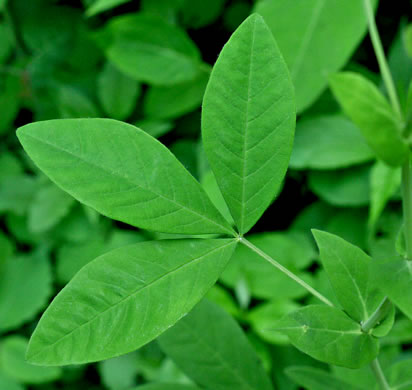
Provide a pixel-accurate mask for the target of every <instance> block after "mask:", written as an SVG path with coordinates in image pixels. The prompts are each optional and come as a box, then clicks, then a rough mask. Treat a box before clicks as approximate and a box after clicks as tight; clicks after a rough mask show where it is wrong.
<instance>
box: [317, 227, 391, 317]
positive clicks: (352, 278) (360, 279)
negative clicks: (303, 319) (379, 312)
mask: <svg viewBox="0 0 412 390" xmlns="http://www.w3.org/2000/svg"><path fill="white" fill-rule="evenodd" d="M313 235H314V237H315V239H316V242H317V244H318V247H319V250H320V259H321V261H322V264H323V267H324V268H325V270H326V272H327V274H328V278H329V280H330V283H331V285H332V287H333V289H334V292H335V295H336V298H337V299H338V301H339V303H340V304H341V305H342V308H343V309H344V310H345V312H346V313H347V314H349V316H351V317H352V318H353V319H354V320H356V321H357V322H362V321H365V320H367V319H368V318H369V317H370V316H371V315H372V313H373V312H374V311H375V310H376V308H377V307H378V306H379V304H380V302H381V301H382V299H383V298H384V296H383V294H380V293H378V292H377V291H376V289H371V288H370V272H369V268H370V264H371V258H370V257H369V256H368V255H367V254H366V253H365V252H363V251H362V250H361V249H359V248H358V247H356V246H354V245H352V244H350V243H349V242H347V241H345V240H343V239H342V238H340V237H338V236H335V235H333V234H330V233H327V232H322V231H320V230H313Z"/></svg>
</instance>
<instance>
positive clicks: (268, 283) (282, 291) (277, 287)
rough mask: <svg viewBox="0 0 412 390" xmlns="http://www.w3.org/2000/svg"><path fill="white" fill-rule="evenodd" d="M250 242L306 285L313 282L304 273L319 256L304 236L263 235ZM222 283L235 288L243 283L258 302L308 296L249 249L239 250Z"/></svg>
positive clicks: (273, 233) (256, 236) (287, 234)
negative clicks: (301, 279) (260, 300)
mask: <svg viewBox="0 0 412 390" xmlns="http://www.w3.org/2000/svg"><path fill="white" fill-rule="evenodd" d="M248 240H249V241H250V242H251V243H252V244H253V245H256V246H257V247H258V248H260V249H261V250H263V251H264V252H266V253H267V254H268V255H269V256H271V257H273V258H274V259H275V260H276V261H278V262H279V263H280V264H282V265H283V266H284V267H286V268H288V269H289V270H290V271H292V272H294V273H295V274H297V275H298V276H299V277H301V278H303V279H304V280H305V281H306V282H308V283H310V282H311V281H312V280H311V275H310V274H309V273H307V272H304V271H302V270H303V269H305V268H306V267H307V266H309V265H310V264H311V263H312V261H313V260H314V258H315V257H316V252H315V251H314V248H313V246H312V243H311V242H310V241H308V239H307V238H306V236H304V235H303V234H300V233H296V234H295V233H287V232H286V233H285V232H283V233H282V232H272V233H260V234H255V235H252V236H250V237H248ZM221 280H222V282H223V283H224V284H226V285H228V286H230V287H232V288H235V287H236V286H237V285H238V284H239V282H241V281H243V283H246V286H247V287H248V289H249V290H250V293H251V294H252V295H253V296H254V297H256V298H263V299H282V298H300V297H302V296H305V295H306V294H307V291H306V290H305V289H304V288H303V287H301V286H298V285H296V282H294V281H293V280H291V279H290V278H289V277H287V276H285V275H284V274H283V273H282V272H280V271H278V270H277V269H275V268H274V267H273V266H272V265H271V264H269V263H268V262H267V261H265V260H263V259H262V258H261V257H260V256H259V255H257V254H256V253H255V252H252V251H251V250H250V249H249V248H247V247H246V246H245V245H239V246H238V247H237V248H236V251H235V253H234V255H233V257H232V260H231V261H230V262H229V264H228V267H227V268H226V269H225V271H224V272H223V274H222V276H221Z"/></svg>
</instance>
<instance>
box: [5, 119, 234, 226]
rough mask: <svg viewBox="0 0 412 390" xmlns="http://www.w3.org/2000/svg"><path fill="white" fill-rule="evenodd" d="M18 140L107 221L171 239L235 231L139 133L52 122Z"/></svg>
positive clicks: (165, 153)
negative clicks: (172, 236)
mask: <svg viewBox="0 0 412 390" xmlns="http://www.w3.org/2000/svg"><path fill="white" fill-rule="evenodd" d="M18 137H19V140H20V142H21V143H22V144H23V147H24V148H25V150H26V152H27V153H28V154H29V156H30V157H31V158H32V159H33V160H34V162H35V163H36V164H37V165H38V166H39V168H40V169H42V170H43V171H44V172H45V173H46V174H47V175H48V176H49V177H50V178H51V179H52V180H53V181H54V182H55V183H57V184H58V185H59V186H60V187H61V188H63V189H64V190H65V191H67V192H68V193H69V194H71V195H72V196H73V197H75V198H76V199H78V200H79V201H80V202H82V203H84V204H86V205H88V206H91V207H93V208H94V209H96V210H97V211H99V212H100V213H102V214H104V215H106V216H108V217H110V218H113V219H117V220H119V221H122V222H126V223H129V224H131V225H134V226H138V227H141V228H144V229H150V230H157V231H162V232H168V233H182V234H196V233H198V234H202V233H227V234H231V232H232V229H231V228H230V226H229V224H228V223H227V222H226V221H225V220H224V219H223V217H222V216H221V215H220V214H219V213H218V211H217V210H216V209H215V208H214V206H213V205H212V203H211V202H210V200H209V199H208V197H207V196H206V194H205V193H204V191H203V189H202V188H201V186H200V184H199V183H198V182H197V181H196V180H195V179H194V178H193V177H192V176H191V175H190V174H189V173H188V172H187V171H186V170H185V169H184V167H183V166H182V165H181V164H180V163H179V162H178V161H177V160H176V158H175V157H174V156H173V155H172V154H171V153H170V152H169V150H168V149H167V148H166V147H164V146H163V145H162V144H161V143H160V142H158V141H156V140H155V139H154V138H152V137H151V136H149V135H148V134H147V133H145V132H144V131H142V130H140V129H138V128H136V127H134V126H131V125H128V124H125V123H122V122H117V121H114V120H110V119H77V120H58V121H55V120H52V121H45V122H38V123H32V124H30V125H26V126H24V127H22V128H20V129H19V130H18ZM0 203H1V202H0Z"/></svg>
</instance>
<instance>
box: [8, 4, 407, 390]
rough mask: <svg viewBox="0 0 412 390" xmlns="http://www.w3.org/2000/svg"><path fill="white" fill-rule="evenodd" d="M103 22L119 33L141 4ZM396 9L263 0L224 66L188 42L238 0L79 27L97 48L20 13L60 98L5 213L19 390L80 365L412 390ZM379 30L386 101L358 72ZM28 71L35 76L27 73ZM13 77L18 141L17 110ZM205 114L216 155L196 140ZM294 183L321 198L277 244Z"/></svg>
mask: <svg viewBox="0 0 412 390" xmlns="http://www.w3.org/2000/svg"><path fill="white" fill-rule="evenodd" d="M44 1H46V0H44ZM85 3H87V4H86V8H87V11H86V16H87V17H89V18H94V17H96V15H98V17H101V18H102V19H101V20H103V19H104V18H105V15H106V14H107V15H111V14H110V12H112V10H113V9H115V7H119V8H116V9H122V8H121V7H129V6H133V5H132V4H129V2H128V1H124V0H120V1H119V0H109V1H107V0H97V1H95V2H85ZM130 3H131V2H130ZM377 3H378V2H377V1H371V0H364V2H363V4H361V2H358V1H347V2H345V3H344V4H343V3H341V2H338V1H331V2H322V1H305V2H303V1H298V2H297V3H296V5H295V7H290V2H288V1H287V0H282V1H278V2H272V1H268V0H262V1H260V2H258V3H257V5H256V7H255V11H257V13H253V14H252V15H250V16H249V17H247V18H246V20H244V21H243V22H242V23H237V20H239V22H240V21H241V20H242V19H243V18H244V17H238V18H236V17H234V16H233V15H235V13H232V12H233V9H232V11H231V13H230V14H229V13H228V14H226V15H227V16H226V23H228V24H230V25H238V24H240V25H239V27H237V28H236V31H234V32H233V34H232V35H231V37H230V39H229V40H228V42H227V43H226V45H225V46H224V47H223V49H222V51H221V53H220V55H219V57H218V59H217V61H216V63H215V65H214V66H213V68H212V69H210V67H209V66H208V65H207V64H205V63H204V62H203V60H202V58H201V52H200V50H199V48H198V47H197V46H196V44H195V43H194V42H193V41H192V39H191V37H190V36H191V35H190V34H188V33H187V32H186V31H185V29H184V27H186V29H188V30H189V33H191V32H192V31H193V30H196V29H201V28H202V27H204V26H207V25H209V24H210V23H212V22H215V21H216V20H217V18H218V15H219V13H221V12H223V11H222V10H223V6H224V1H222V0H219V1H213V2H210V5H208V6H207V7H205V4H204V2H201V1H199V2H198V1H196V2H193V4H192V2H188V1H185V0H175V1H156V2H152V1H142V2H141V4H140V7H141V11H140V12H137V13H125V14H121V15H120V16H117V15H115V16H114V17H111V18H109V20H108V21H107V23H105V25H104V26H103V27H101V28H99V29H97V31H93V33H92V34H91V35H89V34H87V35H85V34H84V29H85V28H86V27H85V26H84V25H82V24H80V25H79V26H80V27H76V28H77V29H78V30H76V31H83V33H80V32H79V33H78V34H79V36H80V37H84V38H85V37H87V39H86V38H85V39H80V41H81V44H78V43H74V42H79V40H76V39H75V38H74V37H73V36H71V35H70V34H69V33H68V31H69V29H67V30H64V31H66V32H67V34H68V35H67V37H66V36H64V35H59V37H60V38H59V40H55V41H52V42H48V41H47V39H45V37H47V36H49V34H50V31H54V29H58V28H59V26H60V25H61V24H62V23H63V21H64V23H67V25H70V23H72V24H73V23H74V21H76V20H78V19H77V16H76V15H74V14H71V13H70V12H68V13H67V15H68V16H67V17H64V18H62V17H61V8H59V6H57V5H53V6H48V7H47V13H48V15H51V16H53V18H52V19H53V23H50V24H47V25H46V26H45V27H44V28H39V29H38V31H36V33H35V34H34V35H33V34H32V31H33V30H32V29H31V27H30V26H31V24H30V23H31V22H30V21H33V20H35V19H36V16H35V15H38V13H39V10H38V9H37V8H36V7H34V8H32V11H33V12H32V13H31V14H28V15H26V16H24V17H23V15H24V13H23V12H22V11H21V10H22V9H23V8H22V5H21V4H20V5H19V4H18V3H16V4H17V6H14V5H13V6H11V4H8V5H7V9H6V10H7V17H8V18H10V20H14V22H15V21H16V20H17V21H18V20H19V19H18V18H17V19H16V16H15V15H20V16H19V18H21V20H27V22H24V23H22V24H21V26H20V27H16V26H14V30H13V31H14V34H15V35H14V39H15V41H16V42H17V43H18V44H19V48H20V50H22V51H24V52H26V54H25V56H27V57H22V58H24V59H25V60H27V58H31V56H32V53H31V52H34V53H36V52H37V51H38V52H39V53H41V55H39V56H36V55H33V63H30V68H28V69H30V73H29V74H30V77H32V79H33V93H34V94H35V96H38V100H37V99H34V101H33V102H32V103H31V104H33V105H35V104H39V102H40V101H42V99H43V101H46V100H47V99H45V96H52V97H53V99H50V101H48V103H47V104H45V103H41V104H40V107H41V108H39V109H35V110H33V111H34V112H35V113H36V116H35V119H36V121H35V122H34V123H31V124H27V125H25V126H22V127H20V128H19V129H18V131H17V137H18V140H19V141H20V143H21V144H22V145H23V148H24V150H25V152H26V153H27V154H28V156H29V157H30V161H29V160H28V159H27V160H22V159H21V158H20V157H19V158H17V157H16V155H15V153H14V151H13V152H10V150H9V151H7V152H6V153H4V154H2V155H1V156H0V168H1V170H0V184H1V187H0V212H1V213H5V219H4V221H5V226H6V227H7V232H10V233H11V234H12V236H13V237H14V238H11V239H10V238H9V237H7V236H6V235H2V234H0V249H1V255H0V283H1V284H0V333H5V332H10V331H11V332H13V333H14V332H16V329H19V327H20V330H19V331H18V332H17V333H16V334H5V335H4V336H2V338H1V339H0V389H1V388H2V386H3V387H5V388H7V389H14V388H16V389H21V387H19V386H20V385H36V386H39V385H40V386H41V385H42V384H43V383H49V382H55V381H60V384H59V386H60V387H62V388H64V389H66V388H67V389H70V388H72V387H71V386H76V384H75V383H76V380H77V379H78V378H79V377H80V376H82V375H84V372H83V371H82V370H84V368H83V367H84V366H79V365H83V364H86V363H93V362H99V363H98V365H97V372H98V373H99V375H100V378H101V383H102V385H103V386H104V387H106V388H108V389H118V390H119V389H128V388H131V387H133V386H134V385H135V384H141V386H139V387H138V389H142V390H144V389H147V390H150V389H152V390H156V389H162V390H166V389H171V390H174V389H176V390H185V389H186V390H196V389H200V388H204V389H249V390H250V389H259V390H260V389H263V390H264V389H272V388H274V386H275V387H276V388H280V389H297V386H298V385H300V386H304V387H305V388H307V389H309V390H311V389H326V388H327V389H343V388H345V389H358V390H359V389H367V388H373V387H374V386H376V383H377V384H378V385H379V386H380V387H381V388H382V389H385V390H387V389H395V388H405V389H406V388H408V386H410V383H411V381H412V376H411V372H412V370H411V367H412V363H411V359H410V358H409V356H408V354H407V353H401V351H400V345H401V344H402V343H403V344H405V343H409V342H411V341H412V337H411V334H412V331H411V326H410V320H412V310H411V305H410V303H411V301H412V296H411V293H410V292H409V290H410V286H411V283H412V282H411V280H412V272H410V261H412V167H411V136H410V134H411V132H410V130H411V126H410V117H411V112H412V110H411V107H412V105H411V104H410V101H409V100H410V95H411V88H410V86H409V92H408V94H407V96H408V97H407V98H405V96H404V95H403V92H402V91H404V90H405V88H406V87H405V83H403V82H402V83H401V84H399V85H398V84H397V83H395V82H394V81H393V78H392V73H393V69H394V66H392V69H390V68H389V67H390V66H391V61H392V63H394V60H393V58H394V57H393V56H395V55H396V56H398V57H397V58H401V54H399V52H398V53H396V51H395V52H394V53H395V54H391V56H390V58H389V65H388V62H387V60H386V58H385V55H384V52H383V48H382V45H381V42H380V38H379V35H378V32H377V28H376V25H375V19H374V8H376V6H377ZM0 4H1V3H0ZM125 9H126V8H125ZM239 9H240V8H239ZM242 9H243V10H244V9H245V8H242ZM246 9H247V8H246ZM365 11H366V12H365ZM108 12H109V13H108ZM242 12H244V11H242ZM259 13H260V14H262V16H260V15H259ZM57 15H60V16H57ZM241 15H242V14H241ZM24 18H26V19H24ZM59 18H62V19H61V22H60V23H59ZM230 18H234V19H233V20H231V19H230ZM229 19H230V20H229ZM347 20H352V22H351V23H346V22H345V23H343V22H344V21H347ZM79 23H80V22H79ZM81 23H84V22H81ZM367 25H369V31H370V36H371V39H372V43H373V47H374V50H375V52H376V56H377V59H378V64H379V67H380V70H381V75H382V79H383V84H382V83H381V84H379V82H380V78H379V76H378V75H373V74H372V75H371V74H370V73H368V71H367V70H365V69H363V68H360V67H356V66H355V65H352V66H351V65H349V66H347V67H346V69H345V70H344V71H342V72H338V71H339V70H340V69H341V68H342V67H343V66H344V65H345V63H346V62H347V60H348V59H349V58H350V57H351V55H352V52H353V51H354V49H355V48H356V47H357V45H358V43H359V41H360V39H361V38H362V37H363V35H364V34H365V32H366V28H367ZM81 26H83V27H81ZM0 27H1V24H0ZM290 28H295V30H296V34H295V35H293V36H292V35H291V34H290ZM405 31H406V32H405V33H402V34H405V36H406V37H407V38H408V37H409V35H410V34H409V30H408V29H406V30H405ZM0 34H2V30H1V29H0ZM408 34H409V35H408ZM332 36H333V37H334V39H336V42H337V44H336V45H335V46H334V45H330V39H331V37H332ZM402 37H403V35H402ZM295 39H296V41H295ZM402 39H403V38H402ZM46 42H48V43H47V45H46ZM405 42H409V41H408V39H405ZM48 45H50V47H52V48H53V50H51V52H50V51H49V50H50V49H49V48H48V47H49V46H48ZM95 45H97V46H98V47H99V48H97V47H96V46H95ZM278 45H279V46H278ZM331 46H333V47H331ZM43 47H46V49H44V52H43V51H41V50H42V48H43ZM399 47H401V48H402V47H403V46H395V49H396V48H399ZM405 47H406V52H407V50H408V46H407V45H406V46H405ZM92 48H93V49H92ZM0 49H1V47H0ZM395 49H393V50H395ZM10 50H11V49H9V48H7V47H5V48H4V49H3V51H1V50H0V62H1V59H2V58H4V59H5V60H4V61H6V59H7V58H8V55H9V54H8V51H10ZM397 50H400V49H397ZM402 50H403V49H402ZM59 51H62V52H63V53H64V57H65V58H66V59H65V61H66V62H63V60H62V59H61V58H62V57H60V56H59V55H57V54H56V53H58V52H59ZM84 52H87V53H90V64H84V63H83V61H82V60H81V58H82V55H81V53H84ZM52 53H53V54H52ZM93 53H95V54H94V56H95V59H93ZM313 53H319V54H321V53H329V55H324V56H321V55H320V56H319V57H320V58H319V59H318V58H317V57H316V56H314V55H313ZM68 54H70V55H68ZM43 55H46V57H47V56H48V57H47V58H46V60H44V59H43ZM402 55H403V54H402ZM283 56H284V57H283ZM52 58H54V62H52ZM67 58H69V59H67ZM102 58H104V61H102ZM402 58H406V60H405V59H402V61H406V62H405V63H409V64H410V63H411V60H410V59H408V57H407V54H406V57H402ZM10 61H11V60H10ZM42 61H45V62H42ZM60 61H62V63H60ZM407 61H409V62H407ZM23 63H24V61H23V59H22V64H21V65H20V64H18V63H16V64H14V65H13V66H15V69H14V70H15V71H19V66H21V67H22V69H24V72H25V71H27V70H26V69H27V68H25V65H24V64H23ZM44 63H48V66H49V68H51V69H53V80H49V79H48V78H47V77H46V80H48V81H47V83H46V85H45V84H44V83H41V82H40V80H42V77H43V75H44V70H43V66H44V65H43V64H44ZM100 63H102V64H103V66H102V67H101V68H99V71H96V69H97V68H96V67H97V65H96V64H100ZM395 63H397V61H395ZM52 64H53V65H52ZM99 66H100V65H99ZM68 67H72V68H73V69H82V71H81V72H84V74H85V75H86V74H87V75H88V77H90V78H92V79H93V80H94V81H93V83H94V84H93V85H94V86H95V87H96V91H95V93H94V92H91V89H90V85H88V82H87V80H86V82H85V80H81V79H78V80H77V83H78V85H75V84H76V83H70V84H69V83H67V79H70V78H73V79H74V77H75V76H74V74H75V71H72V73H71V74H69V75H65V74H64V72H65V71H66V70H67V68H68ZM88 67H89V68H88ZM86 69H87V70H86ZM337 72H338V73H337ZM46 73H47V72H46ZM91 74H93V76H91ZM397 77H398V76H397ZM402 77H403V76H402ZM402 77H400V78H399V80H400V79H402ZM411 77H412V75H411ZM9 78H10V81H8V82H7V83H5V84H4V87H5V88H4V89H3V92H2V93H3V95H1V96H0V107H1V109H2V110H3V109H6V111H7V113H8V114H10V117H8V115H6V117H5V118H4V119H0V131H1V129H2V126H4V128H5V129H7V128H9V127H10V121H13V119H14V114H13V113H15V112H16V111H17V110H18V104H19V101H18V99H17V98H16V99H15V98H13V96H17V94H16V90H15V89H16V88H15V86H13V85H14V84H13V82H16V80H15V79H12V78H11V76H9ZM86 78H87V77H86ZM404 79H405V80H408V83H410V77H409V76H407V75H406V76H404ZM13 80H14V81H13ZM397 80H398V79H395V81H397ZM402 80H403V79H402ZM36 82H37V84H36ZM73 84H74V85H73ZM142 84H148V88H146V87H144V88H143V87H142ZM328 86H329V88H330V91H331V92H332V94H333V95H332V94H330V92H329V90H328V91H326V92H324V91H325V90H326V89H327V88H328ZM0 87H3V86H2V85H0ZM44 91H47V94H46V93H45V92H44ZM295 91H296V96H295ZM385 91H386V94H387V95H388V98H389V99H387V97H386V95H385ZM2 96H4V102H3V101H2V100H1V99H2ZM138 100H139V101H140V100H143V104H142V105H141V108H142V109H141V110H139V112H138V113H137V114H136V110H135V106H136V101H138ZM29 101H30V100H29ZM201 103H202V113H201V127H202V129H201V133H202V142H201V144H198V143H197V142H196V141H195V140H194V137H192V138H190V134H191V133H190V132H191V131H193V130H190V129H191V128H193V127H194V126H195V125H194V124H196V123H197V121H198V117H197V116H196V113H194V114H193V110H196V109H197V108H198V107H199V105H200V104H201ZM339 107H341V109H340V108H339ZM341 110H342V111H341ZM188 113H189V115H187V116H185V117H184V120H181V122H177V125H175V124H174V121H175V120H176V119H178V118H180V117H181V116H182V115H185V114H188ZM190 113H191V114H190ZM297 113H298V114H299V115H301V116H302V118H300V117H299V119H298V121H297V128H296V135H295V126H296V119H297ZM102 115H106V116H107V117H106V118H97V117H99V116H102ZM56 117H59V118H64V119H53V118H56ZM81 117H84V118H81ZM120 120H122V121H127V122H129V123H126V122H120ZM133 124H136V125H137V126H134V125H133ZM175 127H176V128H177V129H176V131H177V132H178V133H179V132H180V133H179V134H181V135H182V134H183V135H184V138H183V139H178V140H177V141H176V142H175V143H174V144H172V145H171V146H170V148H168V147H166V146H165V145H164V144H163V143H162V142H160V141H158V140H157V139H156V138H157V137H160V136H162V135H164V134H166V133H167V132H169V131H171V130H172V129H173V128H175ZM188 134H189V136H188ZM7 141H8V142H12V141H9V139H8V138H7ZM292 149H293V150H292ZM32 162H33V163H34V164H32ZM288 168H290V171H289V172H290V173H289V179H288V180H290V178H294V180H302V178H304V179H303V182H304V183H305V186H306V187H307V188H308V189H309V191H310V192H311V193H312V194H316V195H317V196H318V197H319V198H320V199H321V200H320V201H317V202H315V203H313V204H311V205H310V206H308V207H307V208H305V209H303V211H301V212H300V213H299V214H298V216H297V217H296V219H295V220H294V221H293V223H292V225H291V226H290V227H289V228H288V229H287V230H285V231H276V232H263V233H262V232H261V230H262V229H259V223H260V221H261V220H262V218H264V217H263V215H264V213H265V212H266V211H267V210H268V208H269V207H270V206H271V205H272V203H273V202H274V200H275V199H276V198H279V199H277V201H276V202H275V203H274V206H271V207H276V205H277V204H279V205H280V206H279V207H283V206H282V197H283V195H282V188H283V186H285V189H287V188H288V182H287V181H286V184H285V177H286V174H287V170H288ZM27 170H30V171H31V172H34V174H31V175H28V174H27V173H26V171H27ZM306 170H308V172H307V173H306ZM3 172H4V173H3ZM44 174H45V175H46V176H47V177H45V176H44ZM303 187H304V186H303V185H302V187H301V191H303V190H302V188H303ZM306 191H308V190H306ZM288 194H290V192H289V193H288ZM286 196H288V195H286ZM312 196H313V195H312ZM73 198H74V199H73ZM75 199H76V200H77V201H78V202H79V203H81V205H80V204H79V203H78V202H76V201H75ZM400 199H401V200H402V204H403V215H402V216H401V214H400V213H399V211H398V210H397V206H396V205H397V203H396V201H399V200H400ZM393 200H395V202H392V203H391V204H389V202H391V201H393ZM289 205H290V204H289ZM365 206H368V207H369V210H367V209H366V210H365ZM388 206H389V207H388ZM275 210H276V209H275ZM266 215H267V213H266ZM270 215H271V216H272V215H274V216H275V219H276V218H277V217H278V215H276V214H270ZM101 216H104V217H107V218H104V217H101ZM110 219H113V220H115V221H118V222H112V221H110ZM119 222H120V223H123V224H127V225H129V226H130V229H129V228H125V226H126V225H123V224H120V223H119ZM271 222H272V221H271ZM273 223H276V220H275V221H273ZM133 228H138V229H139V231H137V232H136V231H135V230H132V229H133ZM271 228H272V227H271V226H270V229H271ZM309 229H311V231H312V236H309V234H308V231H309ZM265 230H266V229H265ZM313 239H314V240H313ZM315 243H316V246H317V247H318V249H319V258H320V263H319V266H316V267H313V265H315V264H318V263H314V261H315V260H316V259H317V258H318V253H317V250H316V248H315ZM20 244H24V245H20ZM27 246H29V250H28V253H26V254H21V253H20V254H19V255H18V256H16V255H15V252H21V251H22V250H24V249H25V248H26V247H27ZM51 258H53V259H54V258H55V259H56V266H55V268H53V267H52V266H51V261H50V259H51ZM53 264H54V263H53ZM312 267H313V268H312ZM54 273H55V274H56V280H57V281H58V283H60V284H64V283H67V282H68V283H67V285H66V286H65V287H64V288H63V289H62V290H61V291H59V292H58V294H57V295H56V296H55V297H54V299H53V300H52V302H51V303H50V304H49V306H48V308H47V309H46V310H45V312H44V314H43V315H42V317H41V319H40V320H39V322H38V323H37V324H34V323H31V322H30V321H32V320H33V319H34V318H35V316H36V315H37V313H39V312H40V311H42V309H43V307H44V306H45V305H46V304H47V302H48V301H49V300H50V298H52V296H53V280H54ZM217 282H219V283H218V284H216V283H217ZM308 294H309V296H308ZM27 297H30V301H28V299H27ZM204 297H206V298H207V299H203V298H204ZM398 309H399V310H400V311H399V312H398V314H396V312H397V310H398ZM2 313H3V314H2ZM229 313H230V314H229ZM236 320H237V321H236ZM395 320H396V321H395ZM26 324H28V325H26ZM239 324H240V325H246V326H245V327H244V329H242V327H241V326H239ZM34 325H36V326H35V329H34ZM23 326H24V327H23ZM33 329H34V331H33ZM29 334H31V338H30V341H28V339H27V337H26V336H28V335H29ZM155 339H156V340H157V341H156V343H153V342H152V341H154V340H155ZM291 345H292V346H293V347H294V348H292V347H291ZM26 348H27V352H26V355H25V357H24V354H25V350H26ZM378 356H379V360H378ZM25 358H26V359H27V361H25ZM159 362H160V363H159ZM54 366H65V367H63V368H60V367H54ZM136 378H139V380H138V381H136ZM141 378H143V380H141ZM72 383H73V384H72ZM51 386H52V387H51V388H53V389H54V387H53V385H51ZM84 386H86V387H87V384H86V385H84Z"/></svg>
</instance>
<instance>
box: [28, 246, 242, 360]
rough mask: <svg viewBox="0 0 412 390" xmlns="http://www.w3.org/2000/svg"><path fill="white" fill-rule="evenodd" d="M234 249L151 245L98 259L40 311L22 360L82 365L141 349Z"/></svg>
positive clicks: (199, 293)
mask: <svg viewBox="0 0 412 390" xmlns="http://www.w3.org/2000/svg"><path fill="white" fill-rule="evenodd" d="M235 246H236V241H235V240H212V239H210V240H206V239H205V240H164V241H151V242H143V243H139V244H135V245H130V246H126V247H123V248H119V249H115V250H113V251H111V252H109V253H107V254H105V255H103V256H100V257H98V258H97V259H96V260H94V261H92V262H91V263H89V264H88V265H86V266H85V267H83V268H82V269H81V270H80V271H79V272H78V273H77V274H76V276H75V277H74V278H73V279H72V281H71V282H70V283H69V284H68V285H67V286H66V287H65V288H64V289H63V290H62V291H61V292H60V293H59V295H58V296H57V297H56V298H55V299H54V301H53V303H52V304H51V305H50V306H49V308H48V309H47V310H46V312H45V313H44V315H43V317H42V318H41V319H40V322H39V324H38V326H37V328H36V330H35V331H34V333H33V336H32V338H31V340H30V345H29V349H28V352H27V358H28V360H29V361H30V362H32V363H36V364H42V365H66V364H80V363H87V362H92V361H97V360H104V359H108V358H112V357H116V356H119V355H121V354H125V353H127V352H131V351H133V350H135V349H137V348H139V347H141V346H142V345H144V344H146V343H148V342H149V341H151V340H153V339H154V338H155V337H157V336H158V335H159V334H161V333H162V332H164V331H165V330H166V329H167V328H169V327H170V326H172V325H173V324H174V323H175V322H177V321H178V320H179V319H180V318H181V317H182V316H184V315H185V314H186V313H187V312H189V311H190V310H191V309H192V307H193V306H194V305H195V304H196V303H197V302H198V301H199V300H200V299H201V298H202V297H203V295H205V293H206V292H207V290H209V288H210V287H211V286H212V285H213V284H214V283H215V282H216V280H217V278H218V276H219V274H220V273H221V272H222V270H223V269H224V267H225V266H226V264H227V262H228V261H229V259H230V257H231V255H232V253H233V250H234V248H235ZM73 302H76V305H75V306H73Z"/></svg>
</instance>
